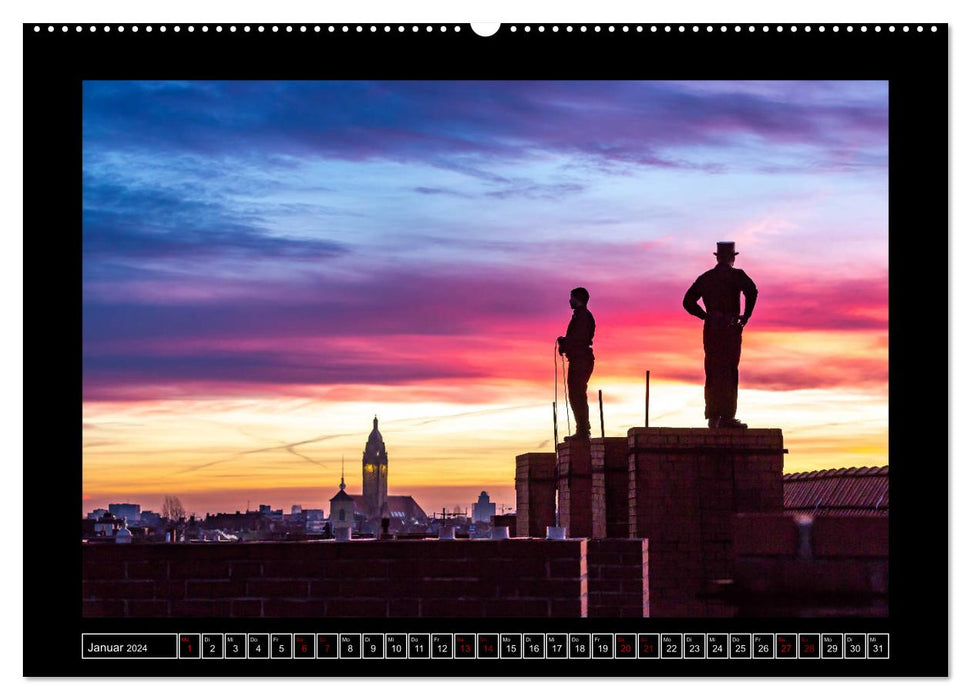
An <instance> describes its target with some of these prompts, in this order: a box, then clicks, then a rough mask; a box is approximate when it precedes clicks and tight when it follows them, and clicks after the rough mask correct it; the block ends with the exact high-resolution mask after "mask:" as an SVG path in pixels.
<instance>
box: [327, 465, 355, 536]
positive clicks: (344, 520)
mask: <svg viewBox="0 0 971 700" xmlns="http://www.w3.org/2000/svg"><path fill="white" fill-rule="evenodd" d="M345 486H346V484H345V483H344V475H343V474H341V485H340V490H339V491H338V492H337V493H336V494H334V497H333V498H332V499H330V526H331V529H333V530H336V529H337V528H351V529H352V530H353V529H355V528H354V513H355V511H356V508H355V506H354V499H353V498H352V497H351V496H348V495H347V493H346V492H345V491H344V487H345Z"/></svg>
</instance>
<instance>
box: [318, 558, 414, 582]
mask: <svg viewBox="0 0 971 700" xmlns="http://www.w3.org/2000/svg"><path fill="white" fill-rule="evenodd" d="M410 563H411V562H409V561H407V560H405V561H401V562H389V561H385V560H377V561H366V560H348V561H341V562H334V564H333V565H332V566H331V567H330V568H328V569H327V570H326V571H324V572H322V575H321V578H328V579H340V580H347V579H350V578H380V579H384V578H388V577H389V576H392V575H398V574H399V573H401V572H404V571H406V570H407V569H408V566H409V565H410Z"/></svg>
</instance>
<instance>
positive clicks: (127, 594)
mask: <svg viewBox="0 0 971 700" xmlns="http://www.w3.org/2000/svg"><path fill="white" fill-rule="evenodd" d="M84 595H85V596H87V597H90V598H97V599H102V600H104V599H107V600H112V599H114V600H135V599H146V598H148V599H151V598H153V597H155V584H154V582H152V581H126V580H121V581H88V582H87V583H86V584H85V586H84Z"/></svg>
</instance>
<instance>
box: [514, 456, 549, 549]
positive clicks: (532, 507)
mask: <svg viewBox="0 0 971 700" xmlns="http://www.w3.org/2000/svg"><path fill="white" fill-rule="evenodd" d="M555 524H556V455H555V454H554V453H552V452H528V453H526V454H521V455H517V456H516V533H517V534H518V535H519V536H520V537H546V526H547V525H555Z"/></svg>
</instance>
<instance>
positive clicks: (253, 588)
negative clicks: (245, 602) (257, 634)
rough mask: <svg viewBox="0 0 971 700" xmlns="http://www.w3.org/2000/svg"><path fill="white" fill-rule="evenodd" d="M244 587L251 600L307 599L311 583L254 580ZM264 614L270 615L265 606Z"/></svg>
mask: <svg viewBox="0 0 971 700" xmlns="http://www.w3.org/2000/svg"><path fill="white" fill-rule="evenodd" d="M242 585H243V586H244V587H245V589H246V595H247V596H249V597H251V598H306V597H308V596H309V595H310V582H309V581H299V580H284V579H252V580H250V581H247V582H246V583H245V584H242ZM239 595H242V594H241V593H240V594H239ZM263 614H264V615H268V613H267V612H266V609H265V606H264V613H263Z"/></svg>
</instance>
